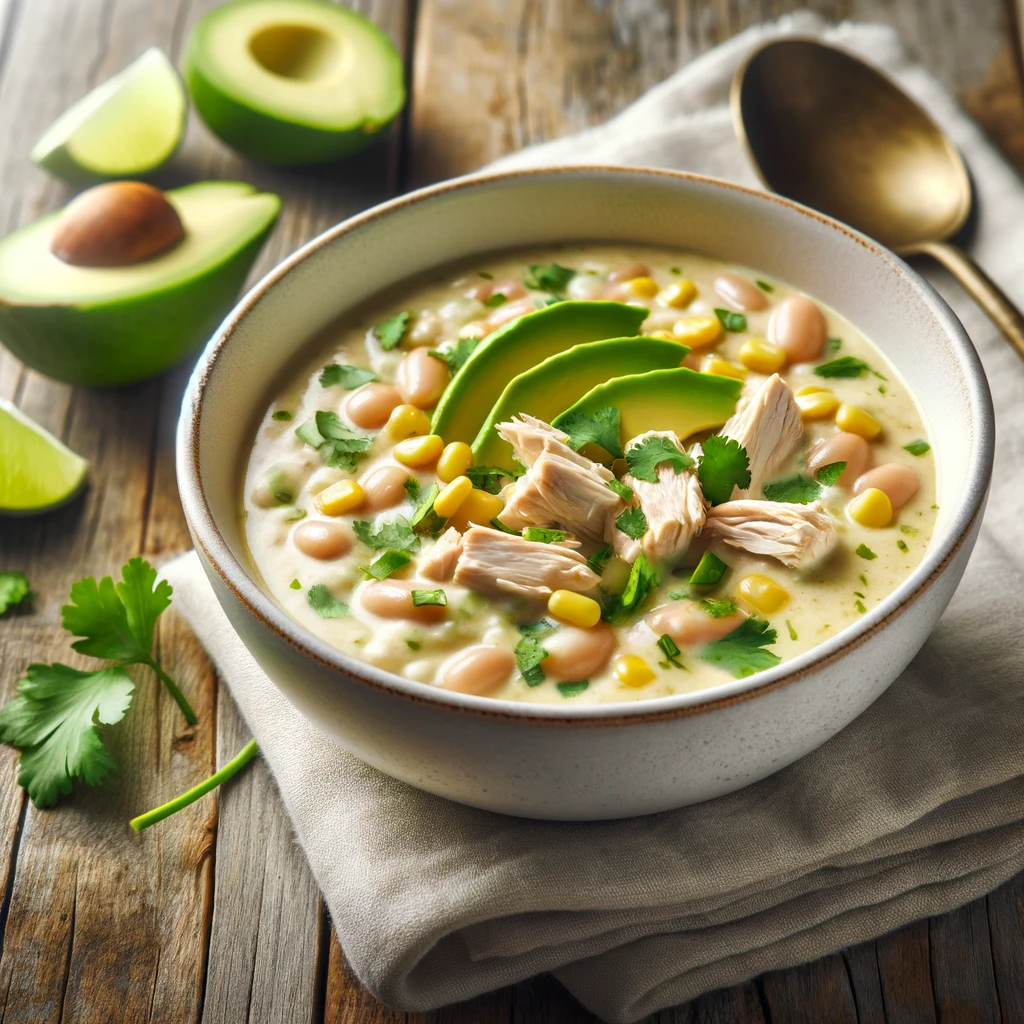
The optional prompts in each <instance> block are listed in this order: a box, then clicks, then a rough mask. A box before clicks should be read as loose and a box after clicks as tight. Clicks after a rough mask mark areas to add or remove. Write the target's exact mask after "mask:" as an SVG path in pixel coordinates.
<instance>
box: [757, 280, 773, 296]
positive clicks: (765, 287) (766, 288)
mask: <svg viewBox="0 0 1024 1024" xmlns="http://www.w3.org/2000/svg"><path fill="white" fill-rule="evenodd" d="M754 284H756V285H757V287H758V288H760V289H761V291H763V292H768V293H769V294H771V293H772V292H773V291H775V285H773V284H769V283H768V282H767V281H762V280H761V278H759V277H755V278H754Z"/></svg>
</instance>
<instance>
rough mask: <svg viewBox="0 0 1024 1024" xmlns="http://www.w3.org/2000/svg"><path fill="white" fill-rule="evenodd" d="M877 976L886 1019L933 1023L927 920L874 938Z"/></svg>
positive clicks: (919, 1023) (925, 1023)
mask: <svg viewBox="0 0 1024 1024" xmlns="http://www.w3.org/2000/svg"><path fill="white" fill-rule="evenodd" d="M875 948H876V951H877V954H878V976H879V980H880V982H881V987H882V999H883V1002H884V1005H885V1016H886V1019H887V1020H891V1021H899V1022H900V1024H904V1022H905V1024H934V1022H935V1021H936V1020H937V1017H936V1013H935V994H934V989H933V987H932V986H933V981H932V973H931V958H930V956H929V949H928V922H927V921H918V922H917V923H916V924H912V925H910V926H909V927H907V928H903V929H901V930H900V931H898V932H893V933H892V934H890V935H883V936H882V937H881V938H880V939H878V940H876V943H875Z"/></svg>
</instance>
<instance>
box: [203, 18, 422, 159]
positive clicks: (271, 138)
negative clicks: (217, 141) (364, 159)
mask: <svg viewBox="0 0 1024 1024" xmlns="http://www.w3.org/2000/svg"><path fill="white" fill-rule="evenodd" d="M184 75H185V83H186V85H187V86H188V90H189V92H190V93H191V95H192V100H193V102H194V103H195V106H196V110H197V111H198V112H199V114H200V116H201V117H202V119H203V120H204V121H205V122H206V123H207V125H208V126H209V127H210V129H211V131H213V132H214V134H216V135H218V136H219V137H220V138H221V139H223V140H224V142H226V143H227V144H228V145H229V146H233V147H234V148H235V149H237V150H239V151H240V152H242V153H245V154H246V155H247V156H250V157H252V158H253V159H255V160H262V161H264V162H265V163H270V164H279V165H281V166H298V165H302V164H315V163H322V162H324V161H327V160H335V159H337V158H339V157H342V156H345V155H347V154H348V153H352V152H355V151H356V150H357V149H362V148H363V146H365V145H366V144H367V143H368V142H369V141H370V140H371V139H372V138H373V137H374V136H375V135H377V134H378V133H379V132H380V131H381V130H382V129H383V128H384V127H385V126H386V125H387V124H388V123H389V122H390V121H391V120H393V119H394V117H395V116H396V115H397V114H398V112H399V111H400V110H401V109H402V107H403V105H404V104H405V84H404V69H403V66H402V59H401V57H400V56H399V55H398V51H397V50H396V49H395V47H394V45H393V44H392V43H391V40H390V39H388V37H387V36H386V35H385V34H384V32H382V31H381V30H380V29H379V28H378V27H377V26H376V25H375V24H374V23H373V22H372V21H370V20H369V19H368V18H365V17H363V16H362V15H361V14H358V13H357V12H356V11H353V10H351V9H350V8H349V7H343V6H341V5H340V4H333V3H328V2H326V0H236V2H234V3H227V4H223V5H221V6H219V7H216V8H214V9H213V10H212V11H210V12H209V13H208V14H206V15H204V16H203V17H202V18H200V19H199V21H198V22H197V23H196V26H195V28H194V29H193V30H192V34H191V35H190V37H189V40H188V45H187V47H186V51H185V59H184Z"/></svg>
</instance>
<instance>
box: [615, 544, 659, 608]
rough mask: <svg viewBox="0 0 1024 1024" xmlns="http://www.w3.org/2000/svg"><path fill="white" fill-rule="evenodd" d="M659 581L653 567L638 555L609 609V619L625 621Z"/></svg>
mask: <svg viewBox="0 0 1024 1024" xmlns="http://www.w3.org/2000/svg"><path fill="white" fill-rule="evenodd" d="M660 582H661V581H660V579H659V577H658V573H657V571H656V570H655V569H654V567H653V566H652V565H651V564H650V562H648V561H647V559H646V558H644V556H643V555H639V556H638V557H637V560H636V561H635V562H634V563H633V567H632V568H631V569H630V570H629V580H628V581H627V582H626V589H625V590H623V591H622V594H621V595H620V596H619V598H618V600H617V601H616V602H615V606H614V607H613V608H612V609H611V610H610V613H609V616H608V619H609V621H610V622H613V623H615V624H618V623H621V622H625V621H626V620H627V619H628V618H629V617H630V615H632V614H633V612H635V611H638V610H639V609H640V607H641V606H642V605H643V603H644V601H646V600H647V598H648V596H649V595H650V593H651V591H652V590H653V589H654V588H655V587H656V586H657V585H658V584H659V583H660Z"/></svg>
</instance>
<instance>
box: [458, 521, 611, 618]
mask: <svg viewBox="0 0 1024 1024" xmlns="http://www.w3.org/2000/svg"><path fill="white" fill-rule="evenodd" d="M576 547H578V544H577V542H575V541H563V542H561V543H556V544H542V543H540V542H539V541H531V540H524V539H523V538H522V537H517V536H515V535H514V534H511V533H502V532H501V531H500V530H492V529H491V528H490V527H487V526H471V527H470V528H469V529H468V530H467V531H466V532H465V533H464V534H463V535H462V554H461V555H460V556H459V560H458V564H457V565H456V566H455V575H454V577H453V579H454V581H455V582H456V583H457V584H459V585H460V586H463V587H468V588H469V589H470V590H474V591H476V592H477V593H478V594H488V595H491V596H498V595H500V594H516V595H518V596H521V597H528V598H535V599H539V600H546V599H547V598H548V597H550V596H551V594H552V593H553V592H554V591H556V590H575V591H586V590H590V589H592V588H593V587H595V586H597V583H598V581H599V577H598V575H597V573H595V572H593V571H592V570H591V569H589V568H587V560H586V559H585V558H584V557H583V556H582V555H581V554H580V553H579V552H578V551H576V550H575V548H576Z"/></svg>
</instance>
